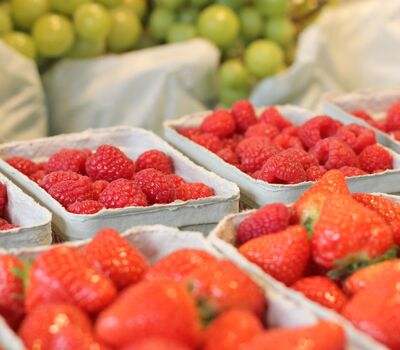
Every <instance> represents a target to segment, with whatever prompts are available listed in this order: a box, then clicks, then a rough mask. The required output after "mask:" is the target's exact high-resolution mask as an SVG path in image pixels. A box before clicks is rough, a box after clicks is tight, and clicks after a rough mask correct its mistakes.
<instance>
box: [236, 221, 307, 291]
mask: <svg viewBox="0 0 400 350" xmlns="http://www.w3.org/2000/svg"><path fill="white" fill-rule="evenodd" d="M239 252H240V253H241V254H242V255H244V256H245V257H246V258H247V259H248V260H250V261H251V262H252V263H255V264H256V265H258V266H260V267H261V268H262V269H263V270H264V271H265V272H266V273H268V274H270V275H271V276H272V277H274V278H276V279H277V280H279V281H281V282H282V283H285V284H286V285H291V284H293V283H294V282H296V281H297V280H299V279H300V278H302V277H303V276H304V273H305V271H306V268H307V265H308V262H309V258H310V244H309V242H308V237H307V232H306V230H305V229H304V228H303V227H302V226H289V227H288V228H287V229H286V230H285V231H281V232H278V233H275V234H273V235H267V236H262V237H258V238H255V239H252V240H251V241H248V242H247V243H245V244H243V245H242V246H241V247H240V248H239Z"/></svg>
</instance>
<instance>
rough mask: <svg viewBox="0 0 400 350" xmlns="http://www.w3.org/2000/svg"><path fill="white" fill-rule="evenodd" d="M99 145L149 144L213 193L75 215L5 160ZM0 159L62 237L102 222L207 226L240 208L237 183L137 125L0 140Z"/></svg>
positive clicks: (82, 234) (0, 166) (130, 150)
mask: <svg viewBox="0 0 400 350" xmlns="http://www.w3.org/2000/svg"><path fill="white" fill-rule="evenodd" d="M101 144H111V145H114V146H117V147H119V148H120V149H122V150H123V151H124V152H125V153H126V154H127V155H128V156H129V157H131V158H132V159H136V158H137V157H138V156H139V155H140V154H141V153H142V152H144V151H146V150H149V149H159V150H161V151H164V152H165V153H167V154H168V155H169V156H170V157H172V159H173V162H174V166H175V171H176V173H177V174H178V175H180V176H182V177H183V178H185V179H186V180H188V181H190V182H203V183H205V184H207V185H209V186H211V187H212V188H213V189H214V191H215V196H213V197H209V198H203V199H200V200H192V201H187V202H183V201H175V202H173V203H170V204H164V205H153V206H149V207H126V208H121V209H103V210H101V211H100V212H98V213H96V214H94V215H77V214H72V213H69V212H68V211H66V209H65V208H64V207H63V206H62V205H61V204H60V203H58V202H57V201H56V200H54V199H53V198H52V197H51V196H50V195H49V194H48V193H47V192H46V191H45V190H44V189H42V188H41V187H40V186H39V185H37V184H36V183H35V182H33V181H32V180H30V179H29V178H28V177H27V176H25V175H24V174H22V173H20V172H19V171H17V170H16V169H14V168H13V167H11V166H10V165H9V164H8V163H6V162H5V161H4V159H6V158H7V157H11V156H22V157H27V158H29V159H35V160H45V159H47V158H48V157H49V156H50V155H51V154H53V153H54V152H57V151H59V150H60V149H62V148H65V147H67V148H89V149H92V150H94V149H95V148H96V147H98V146H100V145H101ZM0 158H2V160H0V170H1V171H3V172H4V173H5V174H7V175H8V176H9V177H10V178H12V179H13V180H14V181H15V182H16V183H17V184H18V185H19V186H20V187H21V188H23V189H24V190H26V191H27V192H28V193H29V194H31V195H32V196H33V197H35V198H36V199H37V200H38V201H40V202H41V203H42V204H43V205H44V206H46V207H47V208H48V209H49V210H50V211H51V212H52V213H53V231H54V232H55V233H56V234H57V235H58V236H60V237H61V239H84V238H88V237H90V236H91V235H93V234H94V233H95V232H97V231H98V230H99V229H100V228H102V227H104V226H110V227H114V228H116V229H118V230H120V231H123V230H126V229H127V228H129V227H132V226H133V225H148V224H170V225H174V226H176V227H185V228H188V227H189V228H195V229H197V230H201V231H207V230H209V229H210V227H211V226H213V225H215V224H216V223H217V222H218V221H219V220H220V219H222V218H223V217H224V216H225V215H226V214H228V213H234V212H237V211H238V202H239V189H238V187H237V186H236V185H235V184H233V183H231V182H229V181H227V180H224V179H222V178H220V177H219V176H217V175H215V174H213V173H211V172H208V171H206V170H205V169H203V168H201V167H199V166H197V165H195V164H194V163H193V162H191V161H190V160H189V159H188V158H186V157H185V156H183V155H182V154H181V153H179V152H177V151H176V150H175V149H174V148H172V147H171V146H170V145H168V144H167V143H166V142H165V141H163V140H162V139H160V138H159V137H158V136H156V135H155V134H153V133H152V132H149V131H146V130H143V129H139V128H132V127H115V128H107V129H97V130H87V131H84V132H82V133H76V134H68V135H59V136H54V137H49V138H43V139H37V140H33V141H26V142H15V143H8V144H4V145H0ZM208 232H209V231H208Z"/></svg>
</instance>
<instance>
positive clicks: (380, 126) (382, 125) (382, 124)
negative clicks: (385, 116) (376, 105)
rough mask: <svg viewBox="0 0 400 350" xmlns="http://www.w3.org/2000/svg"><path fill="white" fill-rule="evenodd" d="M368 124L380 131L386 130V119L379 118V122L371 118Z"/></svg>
mask: <svg viewBox="0 0 400 350" xmlns="http://www.w3.org/2000/svg"><path fill="white" fill-rule="evenodd" d="M370 124H371V125H372V126H373V127H374V128H377V129H378V130H380V131H383V132H387V128H386V121H385V120H381V121H379V122H377V121H375V120H373V121H371V122H370Z"/></svg>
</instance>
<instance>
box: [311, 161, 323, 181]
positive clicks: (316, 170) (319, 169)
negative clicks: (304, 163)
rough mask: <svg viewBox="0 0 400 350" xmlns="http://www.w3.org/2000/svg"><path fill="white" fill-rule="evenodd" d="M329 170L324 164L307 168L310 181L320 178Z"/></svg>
mask: <svg viewBox="0 0 400 350" xmlns="http://www.w3.org/2000/svg"><path fill="white" fill-rule="evenodd" d="M326 172H327V170H326V169H325V168H324V167H323V166H322V165H313V166H311V167H309V168H308V169H307V170H306V174H307V180H308V181H317V180H319V179H320V178H321V177H322V176H323V175H324V174H325V173H326Z"/></svg>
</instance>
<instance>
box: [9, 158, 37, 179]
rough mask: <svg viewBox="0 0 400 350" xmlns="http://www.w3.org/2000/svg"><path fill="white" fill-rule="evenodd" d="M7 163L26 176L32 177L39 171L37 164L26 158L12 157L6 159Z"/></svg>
mask: <svg viewBox="0 0 400 350" xmlns="http://www.w3.org/2000/svg"><path fill="white" fill-rule="evenodd" d="M6 162H7V163H8V164H10V165H11V166H12V167H13V168H15V169H17V170H18V171H19V172H21V173H22V174H24V175H26V176H30V175H32V174H33V173H35V172H36V171H38V170H39V169H38V166H37V164H36V163H35V162H32V161H31V160H30V159H27V158H24V157H10V158H8V159H6Z"/></svg>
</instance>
